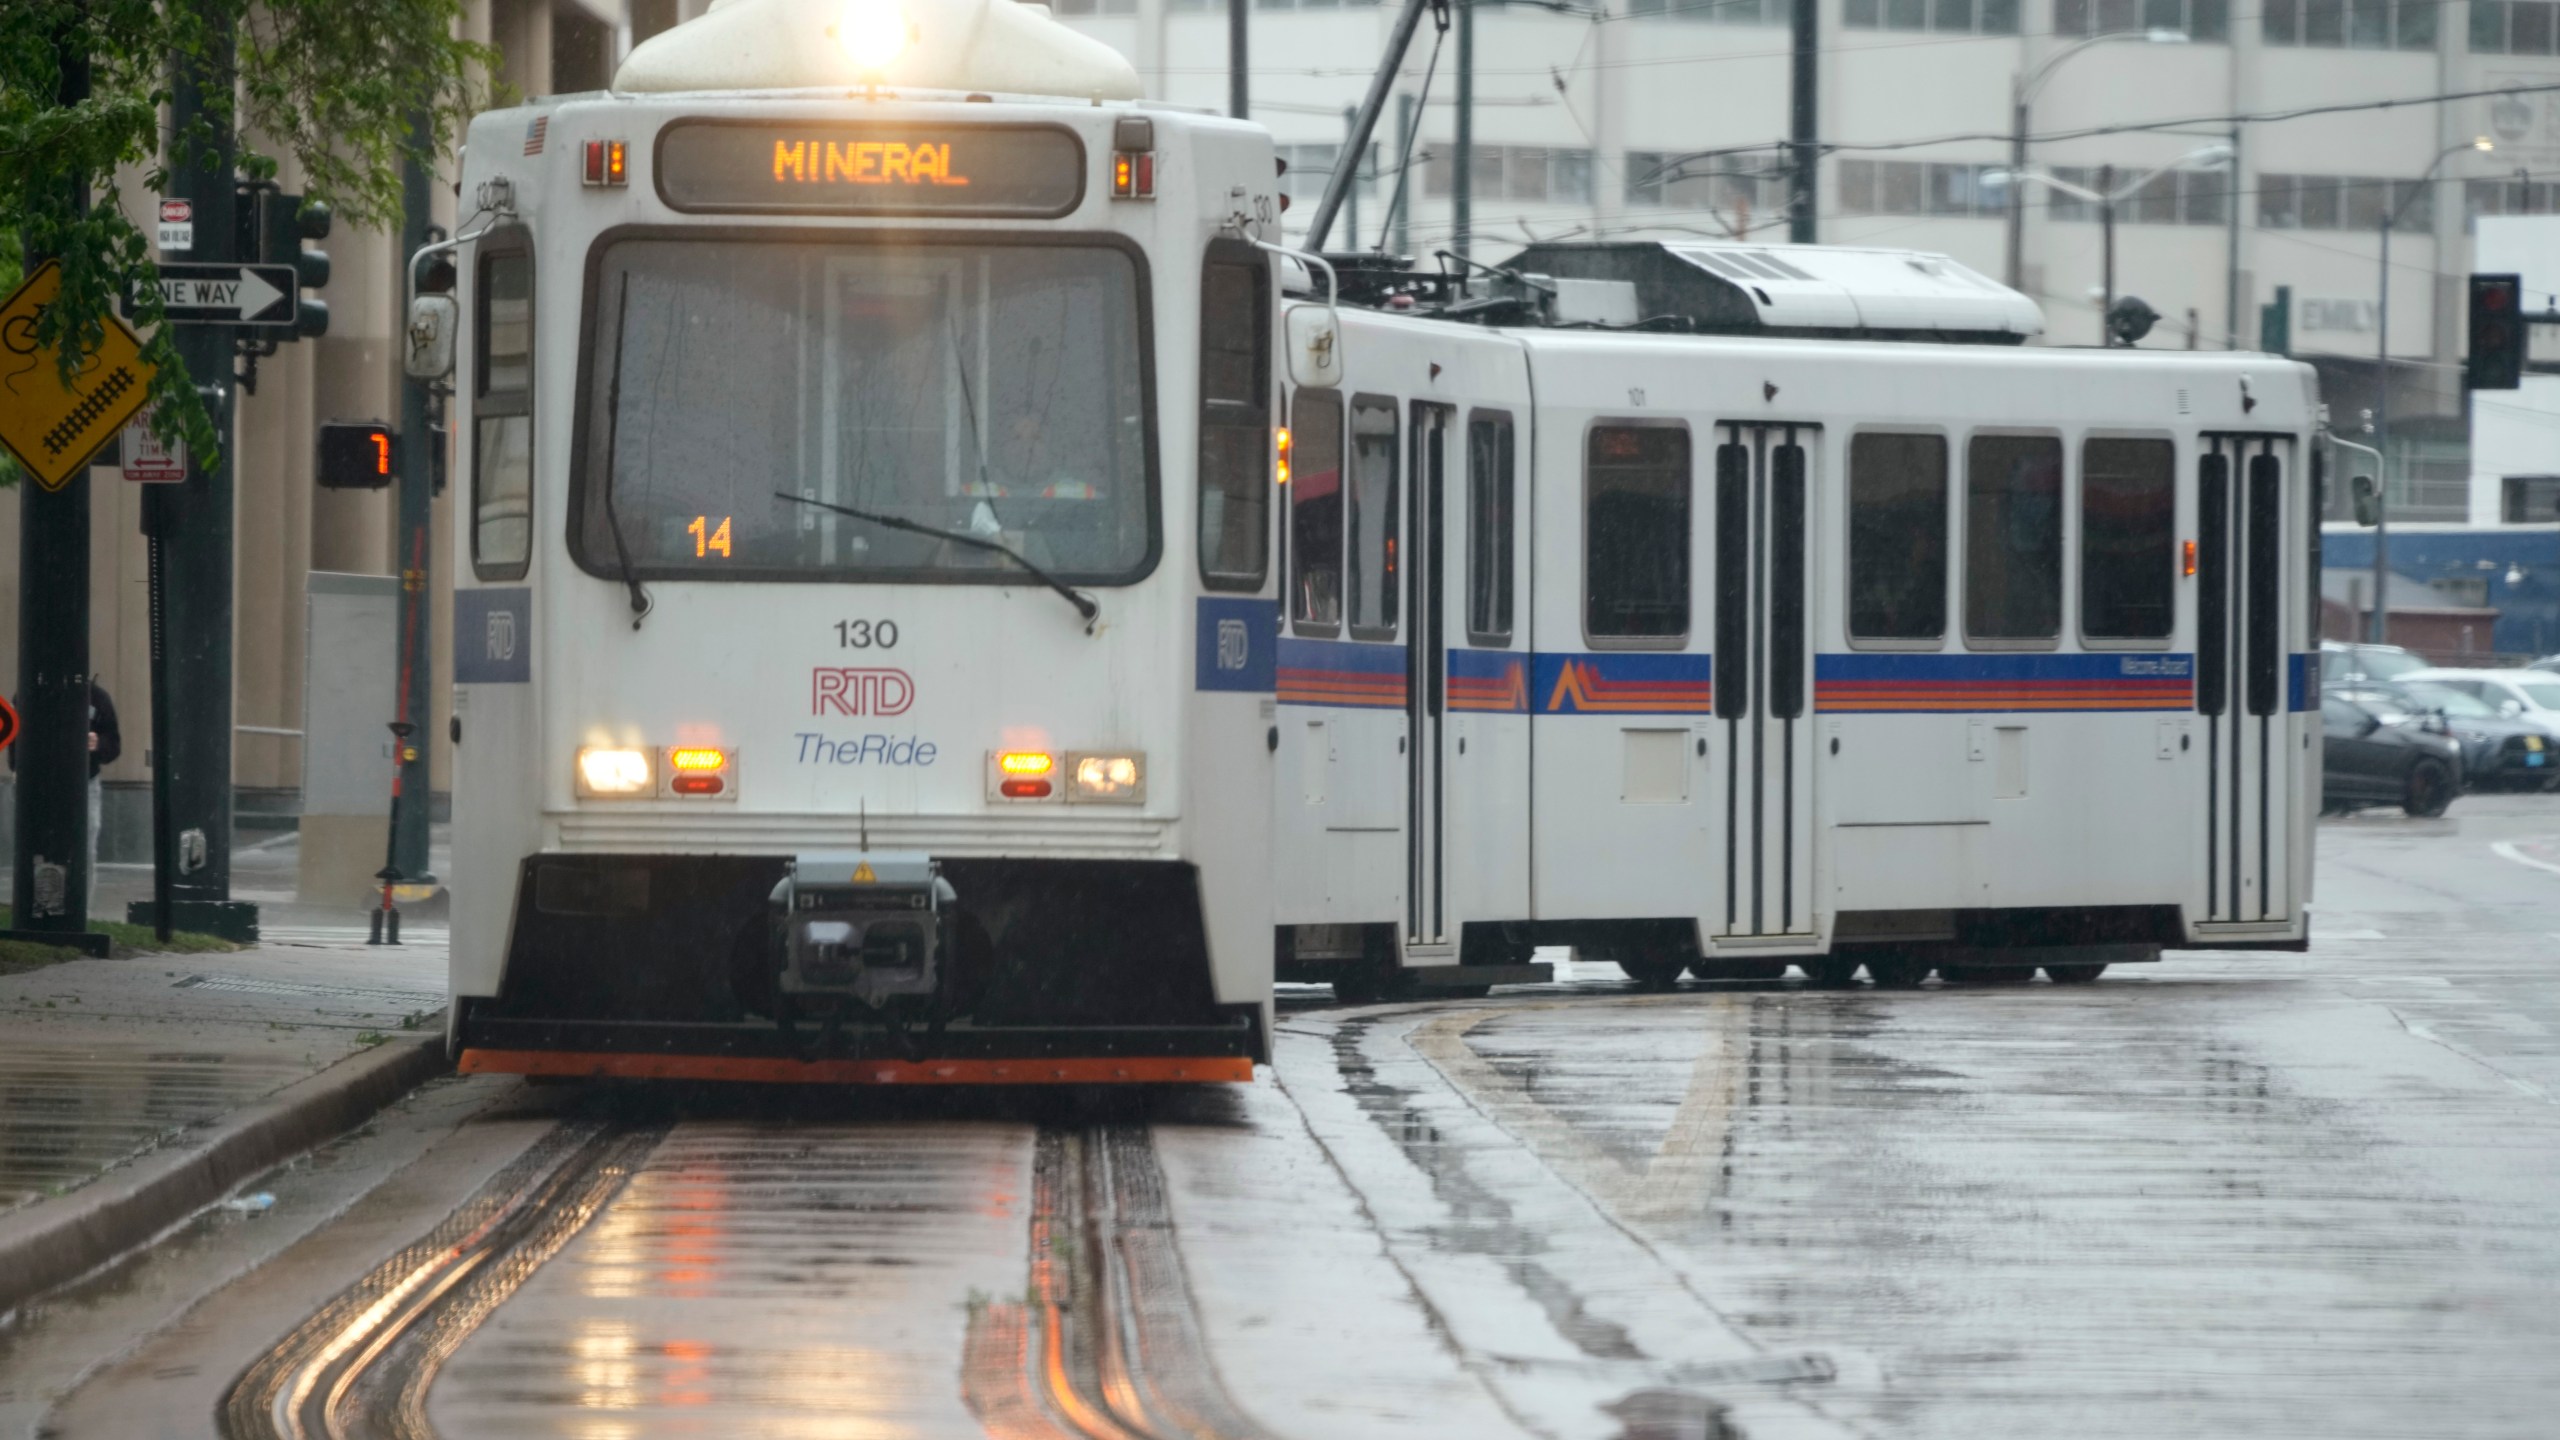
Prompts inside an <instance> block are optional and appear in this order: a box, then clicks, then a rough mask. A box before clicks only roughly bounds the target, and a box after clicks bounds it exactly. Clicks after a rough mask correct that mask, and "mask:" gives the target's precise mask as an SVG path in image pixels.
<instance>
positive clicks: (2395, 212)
mask: <svg viewBox="0 0 2560 1440" xmlns="http://www.w3.org/2000/svg"><path fill="white" fill-rule="evenodd" d="M2495 148H2496V146H2495V145H2494V143H2493V142H2492V141H2491V140H2490V139H2489V137H2488V136H2486V135H2482V136H2479V137H2478V138H2476V139H2471V140H2465V141H2463V142H2462V143H2461V144H2459V145H2448V146H2446V147H2445V148H2444V149H2443V151H2442V152H2441V153H2439V154H2438V155H2437V156H2436V158H2435V159H2433V160H2431V161H2429V162H2427V168H2426V169H2424V170H2422V171H2420V172H2419V174H2418V183H2417V184H2415V185H2412V186H2410V187H2409V193H2408V194H2406V195H2403V196H2401V197H2400V199H2399V201H2398V202H2397V203H2394V202H2393V200H2392V198H2391V193H2390V191H2389V190H2387V189H2386V190H2385V191H2384V192H2383V196H2382V205H2381V210H2382V271H2381V274H2380V275H2379V277H2377V280H2376V283H2375V285H2374V290H2375V293H2376V296H2377V299H2376V302H2375V303H2376V310H2375V314H2374V321H2373V328H2374V332H2375V335H2376V339H2375V345H2374V385H2373V450H2374V456H2375V459H2374V462H2373V469H2374V476H2373V480H2374V489H2375V491H2376V492H2377V493H2376V495H2375V496H2374V499H2375V502H2376V503H2375V506H2374V512H2373V618H2372V619H2371V620H2370V621H2369V622H2367V628H2368V630H2369V632H2370V635H2369V638H2370V639H2371V640H2372V641H2373V643H2374V644H2376V645H2381V644H2385V643H2387V640H2386V635H2387V629H2386V621H2387V620H2388V618H2389V615H2390V608H2389V606H2388V605H2387V604H2386V603H2385V601H2384V599H2383V593H2384V592H2383V587H2384V586H2385V585H2386V584H2388V583H2390V582H2389V578H2388V577H2389V576H2390V574H2391V227H2392V226H2393V225H2395V224H2397V223H2399V220H2400V212H2402V211H2403V210H2406V209H2408V208H2409V205H2410V203H2411V202H2412V201H2414V200H2416V199H2417V198H2418V197H2419V196H2421V195H2424V194H2426V193H2427V187H2428V186H2429V185H2431V184H2433V183H2435V178H2436V171H2437V170H2439V169H2441V168H2442V167H2443V165H2444V162H2446V161H2447V160H2450V159H2452V158H2453V157H2454V156H2456V155H2459V154H2461V153H2462V152H2463V151H2465V150H2478V151H2482V152H2486V151H2489V150H2492V149H2495ZM2380 183H2382V184H2383V185H2386V186H2387V185H2389V184H2390V183H2391V182H2389V181H2387V180H2386V181H2382V182H2380Z"/></svg>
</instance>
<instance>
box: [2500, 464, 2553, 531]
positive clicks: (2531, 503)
mask: <svg viewBox="0 0 2560 1440" xmlns="http://www.w3.org/2000/svg"><path fill="white" fill-rule="evenodd" d="M2498 488H2499V490H2500V491H2501V492H2502V493H2501V495H2500V497H2499V499H2500V506H2499V513H2498V518H2499V519H2500V520H2501V521H2503V522H2505V523H2506V524H2509V525H2548V524H2550V523H2551V522H2552V521H2554V520H2560V475H2509V476H2506V477H2504V478H2502V479H2501V480H2500V481H2499V482H2498Z"/></svg>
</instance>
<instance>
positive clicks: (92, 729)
mask: <svg viewBox="0 0 2560 1440" xmlns="http://www.w3.org/2000/svg"><path fill="white" fill-rule="evenodd" d="M123 753H124V731H123V729H122V728H121V727H120V726H118V725H117V724H116V702H115V697H114V696H112V695H109V694H108V693H107V687H106V686H104V685H101V684H99V683H98V680H97V677H96V676H94V675H93V676H91V677H89V905H88V908H89V909H91V910H95V909H96V908H97V905H98V827H99V826H100V825H102V824H103V823H105V821H106V815H107V806H106V793H105V791H104V790H102V789H101V788H100V787H99V784H98V772H99V771H101V770H104V769H105V768H107V767H108V766H110V765H113V764H114V763H116V757H117V756H119V755H122V754H123ZM9 768H10V769H11V770H15V769H17V768H18V749H17V747H16V746H14V745H12V746H10V747H9Z"/></svg>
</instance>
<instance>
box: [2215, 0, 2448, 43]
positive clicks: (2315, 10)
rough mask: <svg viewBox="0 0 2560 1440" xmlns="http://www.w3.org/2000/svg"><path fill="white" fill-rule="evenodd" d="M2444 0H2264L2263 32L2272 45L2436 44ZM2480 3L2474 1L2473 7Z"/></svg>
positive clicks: (2261, 28)
mask: <svg viewBox="0 0 2560 1440" xmlns="http://www.w3.org/2000/svg"><path fill="white" fill-rule="evenodd" d="M2444 3H2445V0H2266V7H2265V8H2264V9H2263V10H2261V11H2260V12H2259V15H2258V28H2259V32H2260V33H2261V34H2262V35H2264V36H2265V38H2266V42H2267V43H2268V44H2270V45H2309V46H2315V47H2318V48H2321V49H2328V50H2336V49H2349V50H2433V49H2434V48H2436V11H2437V10H2438V9H2439V8H2440V7H2441V6H2442V5H2443V4H2444ZM2475 8H2476V7H2475Z"/></svg>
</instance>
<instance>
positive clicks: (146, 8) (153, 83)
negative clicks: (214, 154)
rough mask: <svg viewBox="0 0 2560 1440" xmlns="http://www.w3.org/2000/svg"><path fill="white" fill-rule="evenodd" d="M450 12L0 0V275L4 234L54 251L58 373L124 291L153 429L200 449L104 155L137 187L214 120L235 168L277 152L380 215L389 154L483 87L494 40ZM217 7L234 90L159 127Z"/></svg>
mask: <svg viewBox="0 0 2560 1440" xmlns="http://www.w3.org/2000/svg"><path fill="white" fill-rule="evenodd" d="M462 14H463V4H462V0H257V3H254V4H253V3H251V0H0V251H5V252H6V254H5V258H0V294H6V293H7V292H8V291H9V290H11V289H14V288H15V287H16V284H17V281H18V277H19V273H20V272H19V263H18V262H19V258H20V247H21V246H23V247H24V253H25V254H26V255H28V256H30V257H37V256H44V257H56V258H59V259H60V260H61V262H62V291H61V295H60V298H59V299H58V300H56V301H55V303H54V304H52V305H51V306H49V307H47V308H46V310H45V312H44V315H43V318H42V320H41V321H40V322H39V324H38V326H37V334H36V339H37V341H38V342H39V343H41V344H45V345H51V346H58V347H60V349H61V352H62V357H63V367H64V368H63V374H64V378H65V379H66V380H68V379H69V378H70V376H71V375H73V374H75V373H77V370H78V367H79V365H80V364H81V363H82V362H83V361H84V360H85V358H86V356H87V355H88V354H89V353H90V352H92V351H93V350H95V348H96V347H97V344H98V342H99V338H100V336H101V335H102V334H103V333H104V327H105V325H106V319H107V316H108V314H109V313H110V312H111V311H113V310H115V309H116V308H117V307H118V305H119V303H120V302H123V301H125V300H126V299H127V297H130V303H129V304H127V305H126V306H125V309H126V313H127V314H128V315H129V316H130V318H131V319H132V320H133V321H134V323H135V325H136V327H137V328H139V329H142V330H143V331H144V332H145V334H146V335H147V337H148V339H147V342H146V344H145V347H144V352H143V353H144V355H145V356H146V357H147V358H148V359H149V360H151V361H152V363H153V364H155V365H157V366H158V367H159V376H158V378H157V379H156V380H155V381H154V382H153V385H152V398H153V400H154V401H155V403H156V404H157V406H158V410H157V419H156V422H155V428H156V429H157V430H158V431H159V432H160V434H161V437H162V438H163V439H170V440H178V439H183V440H184V441H185V442H186V443H187V444H188V445H189V446H190V447H193V448H194V449H195V450H196V453H198V454H202V455H207V456H210V455H211V454H212V453H214V451H215V449H216V442H215V436H214V432H213V425H212V422H211V420H210V419H209V418H208V417H207V415H206V413H205V409H204V406H203V403H202V402H201V401H200V400H199V399H198V398H197V396H196V392H195V389H194V387H193V386H191V385H190V384H189V383H188V381H187V372H186V367H185V366H184V365H183V364H181V363H180V362H179V359H178V356H177V354H176V352H175V350H174V349H173V348H172V347H171V345H170V331H169V327H167V326H165V325H162V324H160V319H161V313H160V301H159V295H160V292H159V288H158V284H157V282H158V279H159V267H158V266H157V265H156V264H155V263H154V261H153V257H152V242H151V239H150V238H149V236H148V235H147V234H146V233H145V227H144V225H142V224H138V223H137V222H136V221H135V219H134V217H133V216H131V215H128V214H126V213H125V211H124V209H123V208H122V207H121V206H120V205H119V204H118V203H117V192H116V189H115V181H116V172H117V170H118V169H119V168H120V167H124V166H139V167H142V172H143V188H144V189H146V190H148V191H151V192H153V193H155V194H156V193H158V192H161V191H162V190H164V189H165V188H166V185H167V181H168V173H169V168H170V164H171V162H172V160H173V159H175V158H177V157H178V156H180V155H183V154H186V153H187V151H186V150H185V148H184V147H188V146H195V147H205V146H207V144H208V141H209V139H210V138H211V136H212V135H213V134H214V133H216V132H215V131H214V130H213V129H212V128H211V127H213V126H217V125H220V126H230V127H232V128H233V129H235V130H236V131H237V132H238V134H239V136H240V145H241V149H240V155H241V160H240V168H241V171H242V173H243V174H245V175H247V176H248V177H249V178H252V179H269V178H272V177H273V176H274V174H275V172H276V167H277V158H278V156H279V155H290V156H292V157H293V159H294V160H295V161H296V162H297V163H298V164H299V165H300V166H301V170H302V176H303V189H304V193H305V194H306V195H308V196H309V197H310V198H311V199H312V200H315V201H319V202H322V203H325V204H327V205H328V206H329V207H330V208H331V209H332V210H333V211H334V212H335V213H336V215H337V216H338V217H339V218H340V219H342V220H344V221H346V222H349V223H352V224H356V225H364V226H392V225H396V224H397V223H398V221H399V218H400V182H401V168H402V166H403V164H404V162H405V161H407V160H408V159H409V158H411V157H412V156H413V155H414V156H416V158H418V159H419V160H420V161H421V162H422V163H427V164H433V163H434V161H435V159H436V158H437V157H439V156H441V155H442V154H444V153H445V151H446V149H447V147H448V146H449V145H450V143H451V141H452V139H453V137H454V136H455V135H456V134H458V133H459V131H460V129H461V126H462V124H463V123H464V121H465V120H467V119H468V117H469V116H470V114H471V113H472V111H474V110H475V109H477V108H479V106H480V104H481V103H482V102H483V101H485V99H486V98H487V93H486V92H487V85H488V82H487V79H486V77H487V76H488V75H489V74H490V73H492V71H493V69H494V66H495V62H496V58H497V57H496V55H495V53H494V52H492V51H491V50H489V49H488V47H486V46H482V45H475V44H471V43H469V42H467V41H464V40H461V39H459V38H457V37H456V35H455V29H456V26H457V24H458V22H459V21H460V20H461V18H462ZM225 26H229V27H232V28H235V29H236V34H237V36H238V41H237V52H236V53H237V59H236V61H235V65H234V82H235V83H234V87H233V88H234V93H233V94H232V95H230V96H227V97H225V96H221V95H219V94H217V95H216V97H215V102H216V103H215V105H214V106H212V107H208V113H207V115H206V117H205V121H204V124H203V125H202V126H199V127H197V129H196V131H195V133H190V134H179V135H165V136H164V135H163V134H162V115H163V113H164V111H165V108H166V106H167V105H168V102H169V99H170V93H171V77H172V74H173V71H174V67H176V66H179V65H186V64H192V65H195V66H198V67H201V66H202V65H203V63H204V57H205V56H206V55H208V54H209V53H212V51H211V49H210V47H209V46H208V37H209V36H210V35H212V34H213V33H215V32H216V31H217V30H219V29H221V28H223V27H225ZM66 55H68V56H77V57H85V58H86V60H87V63H88V67H89V97H88V98H87V99H86V100H83V101H81V102H79V103H77V104H74V105H67V106H66V105H63V104H61V103H59V101H58V99H57V97H58V96H59V95H60V93H61V89H62V85H61V81H62V72H63V57H64V56H66ZM213 88H214V89H215V90H216V91H219V90H220V89H221V88H222V87H221V86H219V85H216V86H214V87H213ZM225 99H228V100H229V102H230V103H229V108H228V111H227V112H225V111H223V110H222V109H221V108H220V103H221V102H222V101H223V100H225ZM260 147H266V148H260ZM195 153H197V154H202V153H205V151H204V150H203V149H202V148H199V149H198V150H197V151H196V152H195ZM82 196H87V197H90V199H91V200H92V201H93V202H94V203H91V204H88V205H83V204H81V203H80V197H82ZM143 203H144V204H146V205H147V204H149V202H148V201H147V200H146V201H144V202H143ZM12 242H14V243H12ZM7 468H9V467H7V466H6V464H5V457H0V469H7ZM0 478H5V477H0Z"/></svg>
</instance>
